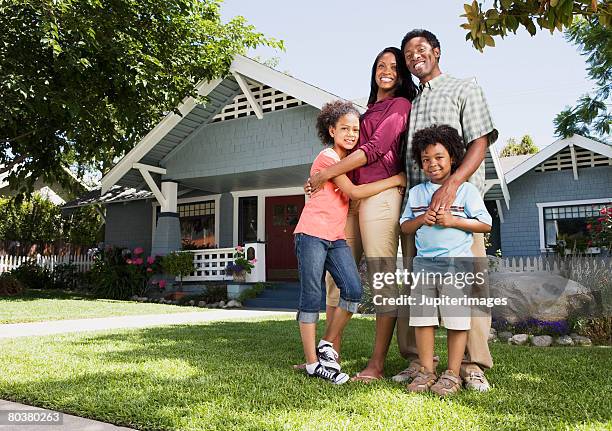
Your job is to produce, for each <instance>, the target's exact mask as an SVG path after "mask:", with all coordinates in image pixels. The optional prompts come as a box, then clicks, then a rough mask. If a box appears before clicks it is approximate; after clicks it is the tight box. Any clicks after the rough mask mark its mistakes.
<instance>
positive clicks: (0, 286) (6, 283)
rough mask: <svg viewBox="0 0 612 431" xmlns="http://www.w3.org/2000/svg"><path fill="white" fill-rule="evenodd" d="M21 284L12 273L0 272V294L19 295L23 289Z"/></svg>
mask: <svg viewBox="0 0 612 431" xmlns="http://www.w3.org/2000/svg"><path fill="white" fill-rule="evenodd" d="M24 290H25V289H24V287H23V284H22V283H21V282H20V281H19V280H18V279H17V278H16V277H15V276H14V275H12V274H10V273H4V274H0V296H15V295H21V294H22V293H23V291H24Z"/></svg>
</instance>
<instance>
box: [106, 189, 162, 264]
mask: <svg viewBox="0 0 612 431" xmlns="http://www.w3.org/2000/svg"><path fill="white" fill-rule="evenodd" d="M152 222H153V220H152V205H151V201H150V200H138V201H132V202H126V203H116V204H109V205H107V206H106V232H105V236H104V242H105V244H106V245H112V246H116V247H129V248H135V247H142V248H144V249H145V252H146V253H147V254H148V253H149V252H150V251H151V232H152V229H153V226H152Z"/></svg>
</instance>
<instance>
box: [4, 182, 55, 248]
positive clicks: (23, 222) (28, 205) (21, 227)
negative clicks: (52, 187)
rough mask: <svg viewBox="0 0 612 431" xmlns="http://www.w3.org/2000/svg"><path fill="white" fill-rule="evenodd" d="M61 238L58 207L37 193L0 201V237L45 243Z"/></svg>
mask: <svg viewBox="0 0 612 431" xmlns="http://www.w3.org/2000/svg"><path fill="white" fill-rule="evenodd" d="M61 237H62V216H61V212H60V209H59V207H57V206H56V205H54V204H53V203H52V202H49V201H48V200H46V199H43V198H42V197H40V196H39V195H38V194H34V195H32V197H30V198H29V199H26V200H23V201H21V202H20V199H17V198H11V199H2V200H0V239H4V240H9V241H23V242H26V243H49V242H53V241H56V240H58V239H60V238H61Z"/></svg>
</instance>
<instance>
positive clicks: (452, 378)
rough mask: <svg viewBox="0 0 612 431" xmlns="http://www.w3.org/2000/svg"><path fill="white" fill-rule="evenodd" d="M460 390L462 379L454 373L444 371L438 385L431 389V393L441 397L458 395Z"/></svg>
mask: <svg viewBox="0 0 612 431" xmlns="http://www.w3.org/2000/svg"><path fill="white" fill-rule="evenodd" d="M460 390H461V377H459V376H458V375H456V374H455V373H453V372H452V371H451V370H446V371H444V372H443V373H442V375H441V376H440V378H439V379H438V381H437V382H436V384H435V385H433V386H432V387H431V391H432V392H434V393H436V394H438V395H440V396H441V397H445V396H447V395H452V394H456V393H457V392H459V391H460Z"/></svg>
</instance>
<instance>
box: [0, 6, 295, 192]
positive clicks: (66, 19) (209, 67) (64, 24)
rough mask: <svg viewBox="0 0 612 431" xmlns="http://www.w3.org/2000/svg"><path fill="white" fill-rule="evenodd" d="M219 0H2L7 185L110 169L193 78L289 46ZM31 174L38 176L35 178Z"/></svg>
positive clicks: (2, 161) (0, 151)
mask: <svg viewBox="0 0 612 431" xmlns="http://www.w3.org/2000/svg"><path fill="white" fill-rule="evenodd" d="M220 4H221V1H220V0H208V1H201V0H166V1H157V0H115V1H113V2H111V3H109V2H102V1H99V0H36V1H34V0H3V1H1V2H0V71H1V72H0V76H1V78H2V79H0V94H2V104H0V165H4V168H3V169H4V170H10V169H11V168H13V167H15V168H16V171H15V172H13V173H11V175H10V178H9V180H10V184H11V185H12V186H14V187H15V188H17V189H20V190H22V191H23V190H24V189H26V190H27V189H30V190H31V187H32V185H33V183H34V181H35V180H36V179H38V178H39V177H40V178H43V179H45V180H53V179H58V180H61V179H62V178H63V173H62V172H63V167H64V166H68V165H70V164H73V163H74V164H76V165H81V166H88V165H94V166H96V167H97V168H99V169H101V170H102V171H106V170H108V169H109V167H110V165H111V163H112V161H113V158H115V157H118V156H121V155H123V154H124V153H125V152H127V151H129V150H130V149H131V148H132V147H133V146H134V144H135V143H136V142H138V140H139V139H140V138H142V137H143V136H144V135H145V134H146V133H147V132H148V131H149V130H151V129H152V128H153V126H154V125H155V124H156V123H157V122H158V121H159V120H160V119H161V118H162V116H164V115H165V114H166V113H168V112H170V111H172V110H174V109H175V108H176V106H177V105H179V103H180V102H181V101H182V100H183V99H184V98H185V97H187V96H194V97H198V96H197V93H196V84H197V83H199V82H201V81H202V80H210V79H214V78H217V77H220V76H225V75H226V74H227V73H228V69H229V65H230V63H231V60H232V58H233V57H234V56H235V55H236V54H238V53H244V52H246V50H247V49H248V48H253V47H256V46H258V45H268V46H271V47H274V48H280V49H283V43H282V42H281V41H276V40H274V39H271V38H266V37H265V36H264V35H263V34H261V33H259V32H257V31H256V30H255V28H254V27H253V26H251V25H249V24H247V23H246V20H245V19H244V18H243V17H241V16H238V17H235V18H232V19H231V20H229V21H228V22H226V23H223V22H222V21H221V14H220ZM28 174H31V175H29V176H28Z"/></svg>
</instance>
